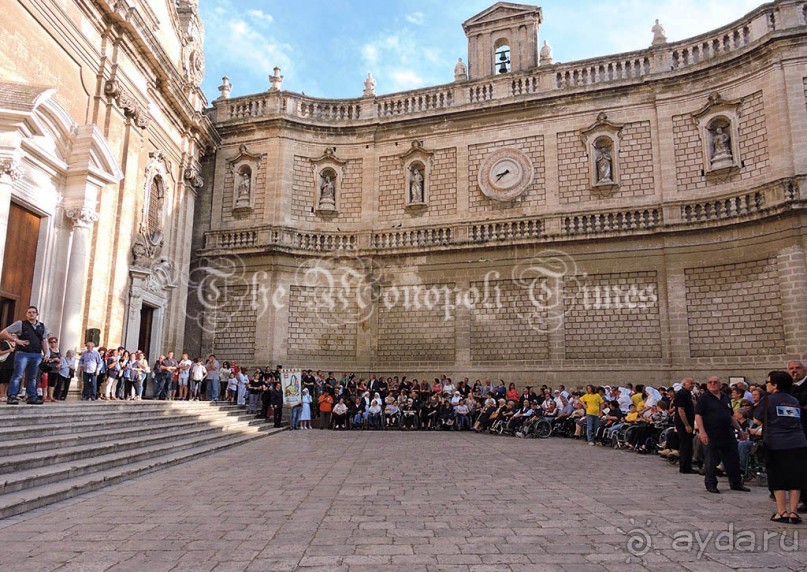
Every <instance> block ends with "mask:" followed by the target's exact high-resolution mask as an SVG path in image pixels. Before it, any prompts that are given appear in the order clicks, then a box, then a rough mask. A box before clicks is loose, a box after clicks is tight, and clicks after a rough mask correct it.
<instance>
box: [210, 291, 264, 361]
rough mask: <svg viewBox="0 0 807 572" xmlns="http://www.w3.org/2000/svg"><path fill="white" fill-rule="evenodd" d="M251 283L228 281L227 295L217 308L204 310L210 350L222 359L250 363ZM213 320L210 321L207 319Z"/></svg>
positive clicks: (253, 314)
mask: <svg viewBox="0 0 807 572" xmlns="http://www.w3.org/2000/svg"><path fill="white" fill-rule="evenodd" d="M252 288H253V287H252V286H247V285H240V284H238V285H230V286H228V288H227V297H226V298H225V299H224V303H223V304H222V306H221V307H220V308H217V310H218V311H217V312H215V314H212V313H211V312H209V311H208V314H207V320H208V322H207V323H206V326H207V327H208V328H214V329H215V332H216V335H215V336H213V351H212V352H211V353H215V354H216V355H217V356H221V359H222V360H225V359H226V360H228V361H233V360H235V361H237V362H240V363H244V364H249V363H252V361H253V360H254V358H255V344H256V342H257V340H256V339H255V324H256V322H257V320H258V316H257V311H256V309H255V307H254V306H252V305H251V304H250V303H249V301H250V300H252V295H253V291H252ZM211 321H213V322H214V323H211Z"/></svg>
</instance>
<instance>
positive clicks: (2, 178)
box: [0, 159, 22, 276]
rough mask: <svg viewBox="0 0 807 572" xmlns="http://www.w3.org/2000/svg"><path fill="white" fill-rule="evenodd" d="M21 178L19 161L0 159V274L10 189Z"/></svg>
mask: <svg viewBox="0 0 807 572" xmlns="http://www.w3.org/2000/svg"><path fill="white" fill-rule="evenodd" d="M21 178H22V169H21V167H20V162H19V161H17V160H16V159H4V160H2V161H0V276H2V274H3V260H4V259H5V255H6V233H7V232H8V217H9V211H10V209H11V190H12V187H13V185H14V183H15V182H16V181H19V180H20V179H21Z"/></svg>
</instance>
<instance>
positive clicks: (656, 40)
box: [650, 18, 667, 46]
mask: <svg viewBox="0 0 807 572" xmlns="http://www.w3.org/2000/svg"><path fill="white" fill-rule="evenodd" d="M650 31H651V32H653V43H652V44H651V45H653V46H659V45H661V44H666V43H667V32H665V31H664V27H663V26H662V25H661V24H659V21H658V18H657V19H656V23H655V25H654V26H653V27H652V28H650Z"/></svg>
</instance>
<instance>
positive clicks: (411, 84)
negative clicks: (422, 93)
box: [389, 69, 425, 91]
mask: <svg viewBox="0 0 807 572" xmlns="http://www.w3.org/2000/svg"><path fill="white" fill-rule="evenodd" d="M389 76H390V79H391V80H392V85H391V86H390V87H391V88H392V91H406V90H409V89H417V88H419V87H423V85H424V83H425V82H424V80H423V78H422V77H421V76H420V75H418V74H417V72H415V71H412V70H405V69H398V70H392V72H391V73H390V74H389Z"/></svg>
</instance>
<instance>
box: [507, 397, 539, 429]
mask: <svg viewBox="0 0 807 572" xmlns="http://www.w3.org/2000/svg"><path fill="white" fill-rule="evenodd" d="M532 416H533V411H532V407H531V406H530V400H529V398H526V399H522V401H521V408H520V409H518V410H517V411H516V412H515V413H514V414H513V416H512V417H511V418H510V426H509V427H508V430H510V431H512V433H513V435H518V433H519V432H520V431H521V426H522V425H523V424H524V421H526V420H527V419H529V418H530V417H532ZM518 436H519V437H521V435H518Z"/></svg>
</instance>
